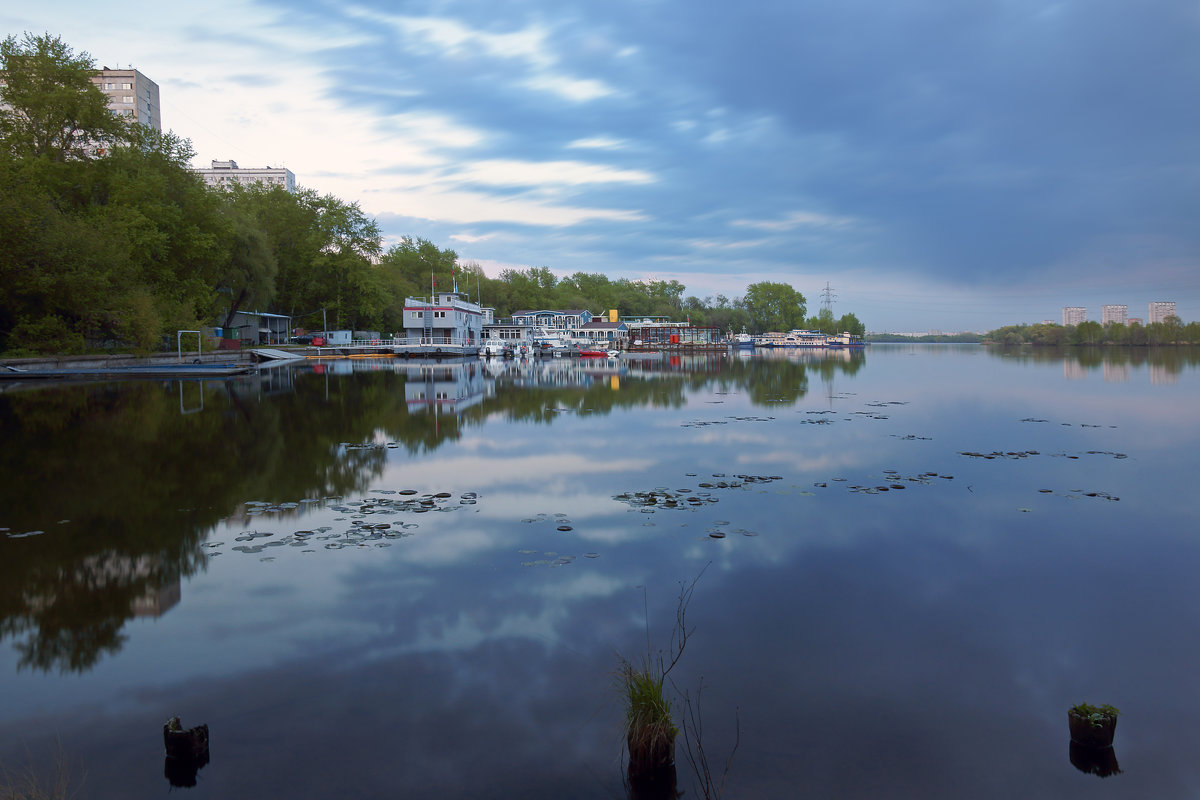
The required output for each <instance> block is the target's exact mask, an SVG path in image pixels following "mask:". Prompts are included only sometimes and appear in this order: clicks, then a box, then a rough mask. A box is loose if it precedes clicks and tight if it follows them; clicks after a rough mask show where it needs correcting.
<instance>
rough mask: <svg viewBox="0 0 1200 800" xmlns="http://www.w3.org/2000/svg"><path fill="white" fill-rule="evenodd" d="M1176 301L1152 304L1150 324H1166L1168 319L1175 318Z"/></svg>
mask: <svg viewBox="0 0 1200 800" xmlns="http://www.w3.org/2000/svg"><path fill="white" fill-rule="evenodd" d="M1174 316H1176V314H1175V301H1173V300H1171V301H1167V300H1156V301H1155V302H1153V303H1151V304H1150V317H1149V318H1150V324H1151V325H1153V324H1154V323H1156V322H1165V321H1166V319H1167V317H1174Z"/></svg>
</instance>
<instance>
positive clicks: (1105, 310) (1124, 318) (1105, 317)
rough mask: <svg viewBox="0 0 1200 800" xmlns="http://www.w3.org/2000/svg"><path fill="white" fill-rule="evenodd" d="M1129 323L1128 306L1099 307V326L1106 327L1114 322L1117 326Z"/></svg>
mask: <svg viewBox="0 0 1200 800" xmlns="http://www.w3.org/2000/svg"><path fill="white" fill-rule="evenodd" d="M1128 321H1129V306H1121V305H1109V306H1101V308H1100V324H1102V325H1107V324H1108V323H1110V322H1114V323H1116V324H1118V325H1125V324H1127V323H1128Z"/></svg>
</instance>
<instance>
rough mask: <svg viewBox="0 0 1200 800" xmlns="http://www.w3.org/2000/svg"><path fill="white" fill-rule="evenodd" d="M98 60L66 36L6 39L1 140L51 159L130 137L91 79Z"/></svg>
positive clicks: (1, 53)
mask: <svg viewBox="0 0 1200 800" xmlns="http://www.w3.org/2000/svg"><path fill="white" fill-rule="evenodd" d="M95 70H96V66H95V63H94V62H93V61H92V58H91V56H89V55H88V54H87V53H79V54H78V55H77V54H75V53H74V52H73V51H72V50H71V48H70V47H68V46H67V45H66V44H65V43H64V42H63V41H62V39H60V38H59V37H57V36H51V35H50V34H48V33H46V34H42V35H40V36H35V35H33V34H31V33H26V34H25V35H24V36H22V37H21V38H20V39H18V38H17V37H16V36H9V37H7V38H6V39H4V41H3V42H0V72H2V73H3V75H4V81H3V83H0V142H3V146H4V148H5V149H6V150H7V151H8V152H9V153H10V154H12V155H14V156H17V157H22V158H46V159H49V160H51V161H66V160H68V159H79V158H85V157H86V156H87V154H88V153H89V151H90V149H91V148H95V147H99V146H102V145H104V146H107V145H108V144H109V143H113V142H120V141H124V140H125V136H126V133H127V130H126V125H125V122H124V121H123V120H121V119H120V118H119V117H117V116H115V115H114V114H111V113H110V112H109V110H108V100H107V98H106V97H105V96H104V93H103V92H101V91H100V89H99V88H97V87H96V86H95V85H94V84H92V82H91V77H92V75H93V74H94V73H95Z"/></svg>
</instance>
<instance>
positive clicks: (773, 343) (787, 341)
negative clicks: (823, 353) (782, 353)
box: [754, 328, 828, 348]
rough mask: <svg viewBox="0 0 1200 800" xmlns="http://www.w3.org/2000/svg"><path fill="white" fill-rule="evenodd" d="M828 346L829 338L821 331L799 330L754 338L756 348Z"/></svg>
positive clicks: (771, 333) (772, 333) (765, 334)
mask: <svg viewBox="0 0 1200 800" xmlns="http://www.w3.org/2000/svg"><path fill="white" fill-rule="evenodd" d="M827 344H828V337H827V336H826V335H825V334H823V333H821V332H820V331H808V330H801V329H799V328H796V329H793V330H790V331H788V332H787V333H779V332H776V331H772V332H769V333H764V334H762V335H760V336H755V337H754V346H755V347H767V348H771V347H826V346H827Z"/></svg>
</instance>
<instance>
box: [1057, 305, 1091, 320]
mask: <svg viewBox="0 0 1200 800" xmlns="http://www.w3.org/2000/svg"><path fill="white" fill-rule="evenodd" d="M1062 321H1063V323H1062V324H1063V325H1078V324H1079V323H1081V322H1087V309H1086V308H1084V307H1083V306H1063V312H1062Z"/></svg>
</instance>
